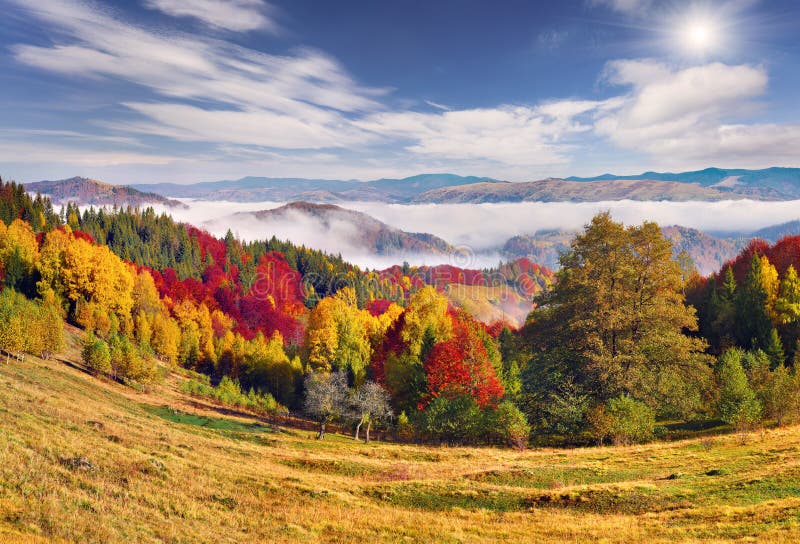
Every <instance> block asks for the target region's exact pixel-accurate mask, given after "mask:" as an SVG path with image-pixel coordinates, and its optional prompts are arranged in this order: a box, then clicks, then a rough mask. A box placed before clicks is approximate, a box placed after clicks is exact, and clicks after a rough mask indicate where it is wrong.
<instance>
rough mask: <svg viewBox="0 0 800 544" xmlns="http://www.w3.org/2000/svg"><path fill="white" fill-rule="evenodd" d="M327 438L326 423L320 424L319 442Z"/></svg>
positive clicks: (321, 422)
mask: <svg viewBox="0 0 800 544" xmlns="http://www.w3.org/2000/svg"><path fill="white" fill-rule="evenodd" d="M323 438H325V422H324V421H320V422H319V434H318V435H317V440H322V439H323Z"/></svg>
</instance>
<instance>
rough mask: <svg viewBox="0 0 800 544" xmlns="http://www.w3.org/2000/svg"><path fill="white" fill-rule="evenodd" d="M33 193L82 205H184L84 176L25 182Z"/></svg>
mask: <svg viewBox="0 0 800 544" xmlns="http://www.w3.org/2000/svg"><path fill="white" fill-rule="evenodd" d="M25 189H26V190H27V191H29V192H31V193H41V194H43V195H47V196H48V197H50V200H52V201H53V203H54V204H66V203H67V202H72V203H73V204H77V205H79V206H142V205H152V204H160V205H162V206H167V207H170V208H172V207H183V206H184V204H182V203H180V202H178V201H177V200H170V199H168V198H165V197H163V196H161V195H158V194H156V193H145V192H142V191H139V190H137V189H134V188H132V187H126V186H123V185H112V184H110V183H105V182H102V181H100V180H96V179H91V178H82V177H77V176H76V177H73V178H68V179H59V180H54V181H35V182H32V183H26V184H25Z"/></svg>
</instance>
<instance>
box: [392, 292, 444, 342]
mask: <svg viewBox="0 0 800 544" xmlns="http://www.w3.org/2000/svg"><path fill="white" fill-rule="evenodd" d="M447 305H448V302H447V298H446V297H445V296H444V295H441V294H440V293H438V292H437V291H436V289H435V288H434V287H431V286H430V285H427V286H425V287H423V288H422V289H420V290H419V291H417V292H416V293H414V295H413V296H412V297H411V300H410V301H409V304H408V310H407V311H406V315H405V325H404V327H403V330H402V331H401V332H400V335H401V338H402V340H403V342H405V344H406V345H407V346H408V351H409V353H410V354H412V355H414V356H419V354H420V352H421V351H422V344H423V339H424V337H425V334H426V331H430V333H432V334H433V339H434V340H435V342H437V343H438V342H442V341H445V340H448V339H449V338H450V336H451V334H452V323H451V321H450V318H449V316H448V315H447Z"/></svg>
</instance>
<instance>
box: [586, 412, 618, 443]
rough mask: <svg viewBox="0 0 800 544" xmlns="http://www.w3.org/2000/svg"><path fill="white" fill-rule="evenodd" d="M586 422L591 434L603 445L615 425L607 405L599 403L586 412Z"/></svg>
mask: <svg viewBox="0 0 800 544" xmlns="http://www.w3.org/2000/svg"><path fill="white" fill-rule="evenodd" d="M586 422H587V423H588V424H589V434H590V435H591V437H592V438H594V439H595V440H596V441H597V443H598V444H599V445H601V446H602V445H603V442H604V441H605V439H606V437H608V436H609V435H610V434H611V429H612V427H613V425H614V420H613V418H612V417H611V415H609V413H608V412H607V411H606V407H605V406H603V405H602V404H598V405H597V406H595V407H594V408H592V409H590V410H589V411H588V412H587V413H586Z"/></svg>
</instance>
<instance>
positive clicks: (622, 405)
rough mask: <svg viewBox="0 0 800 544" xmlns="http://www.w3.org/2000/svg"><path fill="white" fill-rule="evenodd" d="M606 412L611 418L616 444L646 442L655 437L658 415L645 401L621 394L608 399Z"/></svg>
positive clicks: (612, 434)
mask: <svg viewBox="0 0 800 544" xmlns="http://www.w3.org/2000/svg"><path fill="white" fill-rule="evenodd" d="M606 413H607V414H608V416H609V417H610V419H611V425H610V434H611V438H612V439H613V440H614V443H615V444H632V443H637V442H645V441H647V440H650V439H651V438H652V437H653V428H654V427H655V426H656V416H655V412H654V411H653V410H652V409H651V408H650V407H649V406H647V405H646V404H645V403H643V402H639V401H638V400H636V399H634V398H632V397H629V396H628V395H621V396H619V397H616V398H614V399H611V400H610V401H608V404H607V406H606Z"/></svg>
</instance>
